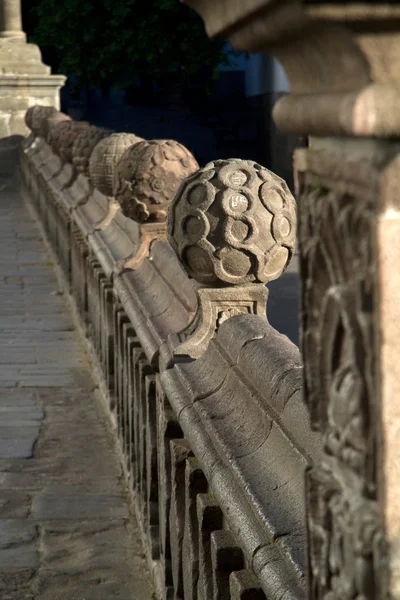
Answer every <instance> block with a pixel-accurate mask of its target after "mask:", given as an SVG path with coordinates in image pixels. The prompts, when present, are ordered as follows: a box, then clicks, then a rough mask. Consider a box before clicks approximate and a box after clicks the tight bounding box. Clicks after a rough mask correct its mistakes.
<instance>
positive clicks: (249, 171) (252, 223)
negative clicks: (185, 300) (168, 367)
mask: <svg viewBox="0 0 400 600" xmlns="http://www.w3.org/2000/svg"><path fill="white" fill-rule="evenodd" d="M295 236H296V203H295V200H294V198H293V196H292V194H291V193H290V191H289V189H288V187H287V185H286V183H285V182H284V181H283V180H282V179H281V178H280V177H278V176H277V175H275V174H274V173H272V172H271V171H268V170H267V169H265V168H264V167H261V166H260V165H258V164H257V163H254V162H252V161H247V160H238V159H230V160H219V161H216V162H213V163H209V164H208V165H206V166H205V167H204V168H203V169H201V170H200V171H198V172H197V173H196V174H195V175H193V176H191V177H189V178H188V179H187V180H186V181H185V182H184V183H183V184H182V185H181V187H180V189H179V191H178V193H177V195H176V197H175V200H174V202H173V204H172V206H171V209H170V214H169V220H168V239H169V242H170V244H171V246H172V247H173V249H174V250H175V252H176V254H177V256H178V257H179V259H180V261H181V262H182V264H183V266H184V268H185V270H186V271H187V273H188V274H189V276H190V277H192V278H194V279H195V280H196V281H198V282H199V283H201V284H203V287H202V288H201V289H200V290H199V292H198V294H199V309H198V312H197V314H196V317H195V319H194V321H193V322H192V323H191V325H190V326H189V327H188V328H187V329H186V330H185V331H184V332H182V333H181V334H180V335H179V336H178V337H179V341H180V343H179V345H177V347H176V348H175V350H174V353H175V354H187V355H189V356H190V357H192V358H198V357H199V356H201V354H202V353H203V352H204V350H205V349H206V348H207V345H208V343H209V341H210V339H211V337H212V336H213V335H214V333H215V331H216V330H217V329H218V327H219V325H221V324H222V323H223V322H224V321H225V320H227V319H229V318H231V317H233V316H235V315H238V314H247V313H250V314H260V315H263V316H265V310H266V299H267V290H266V288H265V286H264V284H265V283H266V282H268V281H271V280H273V279H276V278H277V277H279V276H280V275H281V274H282V272H283V271H284V270H285V269H286V267H287V265H288V264H289V261H290V259H291V257H292V254H293V251H294V244H295Z"/></svg>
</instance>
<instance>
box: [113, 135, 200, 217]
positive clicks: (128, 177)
mask: <svg viewBox="0 0 400 600" xmlns="http://www.w3.org/2000/svg"><path fill="white" fill-rule="evenodd" d="M198 168H199V165H198V164H197V161H196V160H195V158H194V156H193V155H192V154H191V152H189V150H188V149H187V148H185V147H184V146H182V144H179V143H178V142H175V141H174V140H152V141H151V142H146V141H142V142H139V143H138V144H135V145H134V146H133V147H132V148H128V150H126V152H125V153H124V154H123V156H122V157H121V159H120V160H119V161H118V164H117V166H116V170H115V176H114V197H115V199H116V200H117V202H118V203H119V204H120V205H121V210H122V212H123V213H124V215H125V216H126V217H128V218H130V219H133V220H134V221H137V222H138V223H145V222H165V221H166V220H167V214H168V208H169V205H170V204H171V202H172V200H173V198H174V196H175V194H176V192H177V190H178V188H179V185H180V184H181V182H182V180H183V179H185V178H186V177H188V175H191V174H192V173H193V172H194V171H197V169H198Z"/></svg>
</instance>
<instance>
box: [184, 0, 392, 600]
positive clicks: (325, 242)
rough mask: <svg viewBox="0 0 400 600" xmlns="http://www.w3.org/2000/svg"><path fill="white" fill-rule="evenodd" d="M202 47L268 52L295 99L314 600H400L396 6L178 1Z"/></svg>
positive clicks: (291, 124) (307, 0)
mask: <svg viewBox="0 0 400 600" xmlns="http://www.w3.org/2000/svg"><path fill="white" fill-rule="evenodd" d="M186 3H187V4H189V5H190V6H192V7H193V8H194V9H195V10H196V11H197V12H198V13H199V14H200V15H201V16H202V17H203V19H204V21H205V25H206V29H207V32H208V34H209V35H210V36H211V37H217V36H220V37H222V38H225V39H226V38H228V39H229V40H230V42H231V43H232V44H233V46H234V47H236V48H238V49H241V50H245V51H249V52H257V51H262V52H265V53H266V54H273V55H275V56H276V57H277V58H278V59H279V60H280V61H281V63H282V64H283V66H284V68H285V70H286V73H287V75H288V78H289V80H290V85H291V93H290V94H289V95H288V96H287V97H284V98H282V99H281V100H280V101H279V102H278V103H277V105H276V106H275V109H274V119H275V122H276V123H277V125H278V126H279V127H280V129H281V130H282V131H285V132H287V133H291V134H297V135H310V136H311V137H310V144H309V148H301V149H299V150H297V151H296V153H295V176H296V188H297V189H296V194H297V197H298V233H299V249H300V275H301V301H302V308H301V330H302V343H301V344H302V353H303V360H304V390H305V400H306V402H307V405H308V408H309V411H310V414H311V419H312V423H313V427H314V428H315V429H317V430H319V431H320V432H321V434H322V437H323V440H324V454H323V458H322V459H321V461H320V462H319V463H318V464H315V465H314V467H313V468H312V469H311V470H310V471H309V472H308V473H307V474H306V479H307V490H308V491H307V494H308V496H307V526H308V548H307V552H308V558H309V560H308V564H309V597H310V598H312V599H322V598H328V597H329V598H330V599H332V600H335V599H337V600H353V599H354V598H363V600H373V599H376V598H386V597H387V596H388V595H390V596H391V597H392V598H395V599H399V598H400V517H399V515H400V477H399V470H400V436H399V429H400V403H399V397H400V368H399V364H400V285H399V281H398V277H397V272H398V264H399V261H400V202H399V195H400V169H399V166H400V153H399V152H400V143H399V137H400V87H399V86H400V70H399V56H400V52H399V50H400V20H399V16H400V6H399V5H398V3H394V2H390V3H389V2H382V1H376V2H360V3H351V2H338V3H334V2H324V1H323V0H320V1H318V0H312V1H311V0H299V1H297V2H295V1H291V0H283V1H281V2H270V1H269V0H246V1H243V2H231V0H186Z"/></svg>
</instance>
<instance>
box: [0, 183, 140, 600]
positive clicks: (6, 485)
mask: <svg viewBox="0 0 400 600" xmlns="http://www.w3.org/2000/svg"><path fill="white" fill-rule="evenodd" d="M0 257H1V259H0V598H1V600H39V599H40V600H64V599H65V600H67V599H68V600H83V599H84V600H111V598H118V599H119V600H149V599H150V598H152V590H151V587H150V584H149V575H148V571H147V567H146V563H145V559H144V556H143V552H142V548H141V544H140V541H139V534H138V531H137V525H136V522H135V520H134V518H133V516H132V513H131V507H130V501H129V495H128V493H127V489H126V485H125V482H124V478H123V474H122V468H121V464H120V461H119V455H118V452H117V447H116V443H115V438H114V435H113V432H112V430H111V427H110V424H109V420H108V417H107V414H106V412H105V409H104V408H103V405H102V403H101V398H100V397H99V394H98V391H97V390H96V383H95V381H93V379H92V377H91V372H90V362H89V359H88V356H87V354H86V351H85V347H84V344H83V342H82V340H81V339H80V338H79V336H78V334H77V332H76V331H75V330H74V325H73V321H72V318H71V315H70V313H69V310H68V307H67V304H66V302H65V299H64V297H63V295H62V294H60V293H59V290H58V284H57V280H56V277H55V274H54V272H53V268H52V261H51V259H50V257H49V256H48V255H47V254H46V251H45V246H44V244H43V243H42V240H41V239H40V236H39V233H38V230H37V229H36V226H35V224H34V222H33V220H32V218H31V216H30V214H29V213H28V211H27V209H26V208H25V206H24V205H23V202H22V200H21V199H20V197H19V195H18V194H16V193H15V191H12V193H10V191H9V190H7V189H6V190H4V191H2V192H0Z"/></svg>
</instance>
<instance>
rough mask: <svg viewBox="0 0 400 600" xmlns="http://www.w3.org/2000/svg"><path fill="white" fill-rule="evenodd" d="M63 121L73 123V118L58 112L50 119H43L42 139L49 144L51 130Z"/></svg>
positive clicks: (41, 126) (40, 133)
mask: <svg viewBox="0 0 400 600" xmlns="http://www.w3.org/2000/svg"><path fill="white" fill-rule="evenodd" d="M62 121H71V117H70V116H69V115H66V114H64V113H62V112H58V111H57V112H55V113H53V114H52V115H50V116H49V117H47V118H46V119H43V120H42V123H41V125H40V132H39V135H40V137H41V138H43V139H44V140H46V142H47V143H48V144H49V139H50V132H51V130H52V129H53V127H55V126H56V125H58V124H59V123H61V122H62ZM49 145H50V144H49Z"/></svg>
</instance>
